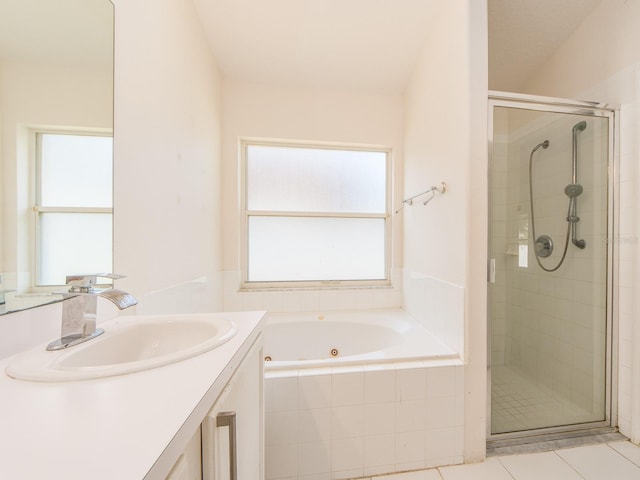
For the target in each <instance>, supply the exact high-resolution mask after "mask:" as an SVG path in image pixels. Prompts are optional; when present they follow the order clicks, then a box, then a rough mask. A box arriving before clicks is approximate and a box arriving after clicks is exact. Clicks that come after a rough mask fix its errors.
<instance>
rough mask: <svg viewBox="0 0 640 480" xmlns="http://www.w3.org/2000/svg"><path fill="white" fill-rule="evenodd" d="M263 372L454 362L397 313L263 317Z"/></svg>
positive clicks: (444, 348) (443, 348)
mask: <svg viewBox="0 0 640 480" xmlns="http://www.w3.org/2000/svg"><path fill="white" fill-rule="evenodd" d="M264 337H265V343H264V355H265V360H266V363H265V369H266V370H267V371H273V370H282V369H289V368H293V369H299V368H312V367H338V366H347V365H363V364H378V363H383V362H397V361H407V360H437V359H452V358H457V357H458V355H457V353H456V352H454V351H453V350H451V348H449V347H448V346H446V345H445V344H444V343H442V342H440V341H439V340H438V339H437V338H436V337H434V336H433V335H431V334H430V333H429V332H428V331H427V330H425V329H424V327H422V325H420V324H418V323H417V322H416V321H415V320H414V319H413V318H412V317H411V316H410V315H409V314H408V313H406V312H405V311H404V310H401V309H383V310H364V311H352V312H332V313H329V314H324V313H308V312H306V313H278V314H269V320H268V323H267V327H266V328H265V332H264Z"/></svg>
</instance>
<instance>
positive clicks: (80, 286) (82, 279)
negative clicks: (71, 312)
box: [65, 273, 126, 293]
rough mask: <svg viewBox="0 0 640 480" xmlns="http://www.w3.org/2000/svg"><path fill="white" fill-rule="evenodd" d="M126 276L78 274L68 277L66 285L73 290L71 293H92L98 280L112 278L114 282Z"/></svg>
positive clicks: (115, 274)
mask: <svg viewBox="0 0 640 480" xmlns="http://www.w3.org/2000/svg"><path fill="white" fill-rule="evenodd" d="M125 277H126V275H120V274H117V273H90V274H78V275H67V277H66V279H65V283H66V284H67V285H69V286H70V287H71V288H70V289H69V291H70V292H74V293H92V292H93V286H94V285H95V284H96V283H97V281H98V278H110V279H112V280H118V279H120V278H125Z"/></svg>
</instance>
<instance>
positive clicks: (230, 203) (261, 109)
mask: <svg viewBox="0 0 640 480" xmlns="http://www.w3.org/2000/svg"><path fill="white" fill-rule="evenodd" d="M223 98H224V108H223V134H224V137H223V149H222V152H223V159H224V161H223V172H224V173H223V175H224V181H223V184H224V198H223V203H222V205H223V210H224V213H223V215H224V222H223V223H224V225H225V229H224V252H225V254H224V270H225V310H251V309H263V308H266V309H269V310H271V311H291V310H298V311H300V310H318V309H344V308H373V307H393V306H400V303H401V297H400V283H401V278H400V274H399V272H400V270H399V269H400V266H401V258H402V243H401V236H400V235H401V228H402V225H401V222H400V218H399V217H398V216H395V217H394V218H393V235H392V237H393V239H392V264H393V268H392V282H393V285H394V288H391V289H374V290H372V289H360V290H357V289H353V290H310V291H304V292H290V291H288V292H287V291H281V292H239V291H238V287H239V282H240V270H239V269H240V262H239V258H238V255H239V248H238V247H239V238H238V227H239V221H240V217H239V213H240V212H239V211H238V186H239V178H238V139H239V138H240V137H263V138H276V139H288V140H308V141H318V142H344V143H356V144H369V145H383V146H390V147H391V148H392V149H393V177H394V189H393V204H394V205H399V203H400V202H401V201H402V186H401V184H400V181H401V180H400V179H401V178H402V165H403V136H402V132H403V128H402V127H403V118H402V111H403V104H402V96H400V95H380V94H364V93H354V92H340V91H329V90H315V89H304V88H280V87H271V86H264V85H256V84H247V83H240V82H232V81H225V83H224V95H223Z"/></svg>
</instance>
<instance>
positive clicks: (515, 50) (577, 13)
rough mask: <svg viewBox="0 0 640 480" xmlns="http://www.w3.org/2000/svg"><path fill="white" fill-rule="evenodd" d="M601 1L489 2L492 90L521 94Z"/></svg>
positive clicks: (511, 0)
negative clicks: (530, 79)
mask: <svg viewBox="0 0 640 480" xmlns="http://www.w3.org/2000/svg"><path fill="white" fill-rule="evenodd" d="M472 1H473V0H472ZM600 1H601V0H488V10H489V88H490V89H491V90H502V91H514V92H517V91H520V90H519V87H521V86H522V85H523V84H526V81H527V78H528V77H530V76H531V75H533V74H534V73H535V71H536V70H537V69H538V68H540V67H541V66H542V65H543V64H544V63H545V62H546V61H547V60H548V59H549V58H550V57H551V56H552V55H553V52H554V51H555V50H556V49H557V48H558V47H559V46H560V45H561V44H562V43H563V42H564V41H565V40H567V38H569V36H570V35H571V33H573V31H574V30H575V29H576V28H577V27H578V26H579V25H580V24H581V23H582V22H583V21H584V20H585V18H586V17H587V16H588V15H589V14H590V13H591V12H592V11H593V9H594V8H595V7H596V6H597V5H598V4H599V3H600Z"/></svg>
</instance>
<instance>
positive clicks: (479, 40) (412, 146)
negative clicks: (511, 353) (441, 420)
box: [403, 1, 487, 461]
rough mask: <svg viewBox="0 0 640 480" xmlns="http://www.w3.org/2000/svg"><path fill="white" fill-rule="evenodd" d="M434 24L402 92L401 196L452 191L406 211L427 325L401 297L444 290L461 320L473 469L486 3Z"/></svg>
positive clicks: (481, 403)
mask: <svg viewBox="0 0 640 480" xmlns="http://www.w3.org/2000/svg"><path fill="white" fill-rule="evenodd" d="M433 25H434V26H433V29H432V30H431V34H430V38H429V40H428V41H427V45H426V48H425V50H424V52H423V54H422V57H421V59H420V61H419V64H418V65H417V68H416V71H415V72H414V74H413V77H412V79H411V82H410V84H409V87H408V89H407V93H406V99H405V171H404V178H405V186H404V188H405V192H406V193H407V194H412V193H414V192H416V193H417V192H420V191H422V190H424V189H425V188H428V187H429V186H430V185H434V184H437V183H438V182H440V181H445V182H446V183H447V185H448V191H447V192H446V193H445V194H444V195H442V196H437V197H436V198H435V199H434V200H433V201H432V202H431V203H429V205H427V206H423V205H422V204H421V203H419V202H417V203H414V206H413V207H405V209H404V213H403V216H404V223H405V228H404V268H405V274H404V280H405V284H404V289H405V301H406V302H407V306H408V308H409V309H410V313H412V314H413V315H414V316H415V317H418V318H427V319H428V318H430V317H429V316H430V314H431V310H430V309H429V307H430V305H427V304H422V305H419V304H417V303H415V302H414V301H413V299H412V298H411V296H413V295H412V294H411V293H409V296H407V292H412V291H415V290H418V291H420V290H421V289H422V290H423V293H424V294H427V292H428V290H429V289H431V288H432V287H433V285H432V284H433V283H434V282H436V283H438V284H439V285H441V286H442V287H443V288H444V289H446V290H447V291H449V292H450V295H449V296H448V302H450V303H449V304H448V305H444V306H443V307H442V308H444V309H445V310H448V311H450V312H453V313H455V312H461V313H460V314H454V315H451V316H450V318H451V319H452V320H451V321H452V322H458V324H457V325H456V324H453V325H451V326H450V328H452V329H455V331H456V332H457V342H458V343H457V347H458V349H459V351H460V353H461V354H464V355H465V359H466V361H467V365H466V371H465V393H466V395H465V398H466V399H465V461H474V460H478V459H481V458H482V457H483V456H484V448H485V397H486V353H485V352H486V278H485V276H484V272H485V265H486V263H485V260H486V228H487V226H486V222H487V207H486V201H487V200H486V198H487V195H486V188H487V183H486V95H487V66H486V62H487V60H486V59H487V31H486V5H483V2H475V1H457V2H446V3H443V5H442V6H441V10H440V12H439V15H438V17H437V19H436V20H435V22H434V24H433ZM425 279H426V280H427V281H426V282H425ZM415 296H418V297H419V293H418V294H416V295H415ZM440 301H441V299H440ZM420 307H422V308H420ZM463 321H464V324H463ZM463 336H464V337H465V339H466V341H467V343H466V345H464V347H463ZM445 340H446V339H445Z"/></svg>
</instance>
